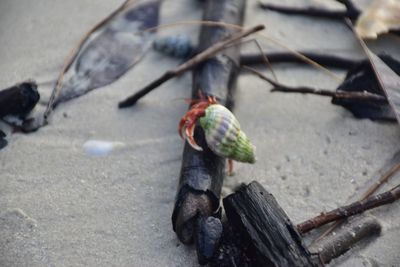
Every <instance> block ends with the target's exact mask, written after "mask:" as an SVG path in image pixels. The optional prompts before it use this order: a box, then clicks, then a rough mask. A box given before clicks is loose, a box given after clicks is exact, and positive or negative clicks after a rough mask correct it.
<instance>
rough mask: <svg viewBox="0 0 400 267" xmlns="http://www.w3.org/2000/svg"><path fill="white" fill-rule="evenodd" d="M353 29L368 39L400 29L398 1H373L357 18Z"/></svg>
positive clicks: (399, 3)
mask: <svg viewBox="0 0 400 267" xmlns="http://www.w3.org/2000/svg"><path fill="white" fill-rule="evenodd" d="M355 29H356V32H357V34H358V35H359V36H360V37H361V38H370V39H376V38H377V37H378V35H379V34H381V33H387V32H389V31H390V30H395V29H400V1H399V0H375V1H373V2H372V3H371V5H370V6H369V7H368V8H367V9H366V10H365V11H364V12H363V13H362V14H361V15H360V17H359V18H358V20H357V22H356V26H355Z"/></svg>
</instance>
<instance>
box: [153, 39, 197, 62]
mask: <svg viewBox="0 0 400 267" xmlns="http://www.w3.org/2000/svg"><path fill="white" fill-rule="evenodd" d="M153 48H154V50H156V51H159V52H161V53H163V54H165V55H168V56H171V57H176V58H188V57H189V56H191V55H192V54H193V52H194V47H193V45H192V42H191V41H190V39H189V38H188V37H187V36H185V35H176V36H166V37H160V38H157V39H156V40H154V42H153Z"/></svg>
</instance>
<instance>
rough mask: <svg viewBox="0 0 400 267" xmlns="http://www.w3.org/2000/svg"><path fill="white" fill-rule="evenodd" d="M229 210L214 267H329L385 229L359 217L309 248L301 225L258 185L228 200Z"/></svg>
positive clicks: (226, 199)
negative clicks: (290, 217) (357, 245)
mask: <svg viewBox="0 0 400 267" xmlns="http://www.w3.org/2000/svg"><path fill="white" fill-rule="evenodd" d="M377 199H378V198H377ZM223 206H224V209H225V213H226V217H227V220H225V221H224V224H223V227H224V231H223V235H222V237H221V241H220V247H219V249H218V250H217V252H216V253H215V255H214V257H213V258H212V260H211V262H210V266H276V267H278V266H279V267H289V266H290V267H296V266H301V267H305V266H324V264H325V263H327V262H329V261H331V260H332V259H333V258H336V257H338V256H340V255H342V254H343V253H345V252H346V251H348V250H349V249H350V248H352V247H353V246H354V245H355V244H356V243H357V242H359V241H360V240H364V239H366V238H369V240H371V239H370V238H371V237H373V236H377V235H378V234H379V233H380V230H381V226H380V224H379V223H378V221H377V220H376V219H374V218H369V217H364V218H361V219H355V220H352V221H351V222H349V223H348V224H347V225H345V227H343V228H342V229H340V230H339V231H338V233H337V234H336V235H334V236H332V237H329V238H327V239H325V240H323V242H320V243H316V244H315V245H314V246H312V247H310V248H307V247H306V246H305V244H304V242H303V240H302V236H301V234H304V232H302V229H301V227H300V225H297V226H296V225H294V224H293V223H292V222H291V220H290V219H289V218H288V216H287V215H286V213H285V212H284V210H283V209H282V208H281V207H280V205H279V203H278V202H277V201H276V199H275V197H274V196H273V195H272V194H271V193H269V192H268V191H267V190H266V189H265V188H264V187H263V186H261V185H260V184H259V183H258V182H256V181H253V182H251V183H250V184H248V185H242V186H240V187H239V188H238V189H237V190H236V191H235V192H234V193H233V194H231V195H229V196H227V197H225V198H224V199H223ZM232 236H233V237H232ZM335 249H336V250H335Z"/></svg>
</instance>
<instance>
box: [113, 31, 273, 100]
mask: <svg viewBox="0 0 400 267" xmlns="http://www.w3.org/2000/svg"><path fill="white" fill-rule="evenodd" d="M264 28H265V27H264V25H257V26H255V27H252V28H250V29H247V30H244V31H242V32H239V33H237V34H234V35H233V36H232V37H230V38H228V39H226V40H224V41H221V42H218V43H216V44H215V45H213V46H211V47H209V48H207V49H206V50H204V51H203V52H201V53H199V54H197V55H196V56H194V57H193V58H191V59H189V60H188V61H186V62H185V63H183V64H181V65H179V66H178V67H177V68H175V69H173V70H169V71H167V72H165V73H164V74H163V75H161V76H160V77H159V78H157V79H156V80H154V81H153V82H151V83H150V84H148V85H147V86H145V87H144V88H143V89H141V90H139V91H138V92H137V93H135V94H133V95H132V96H130V97H128V98H127V99H125V100H123V101H122V102H120V103H119V105H118V106H119V107H120V108H126V107H130V106H132V105H134V104H135V103H136V102H137V101H138V100H139V99H140V98H142V97H143V96H145V95H146V94H148V93H150V92H151V91H153V90H154V89H156V88H157V87H158V86H160V85H161V84H163V83H165V82H166V81H168V80H170V79H172V78H173V77H176V76H178V75H180V74H182V73H183V72H185V71H187V70H189V69H191V68H193V67H194V66H196V65H198V64H200V63H202V62H204V61H205V60H207V59H208V58H210V57H212V56H214V55H215V54H217V53H218V52H219V51H221V50H223V49H225V48H226V46H228V45H230V44H232V43H235V42H237V41H238V40H240V39H242V38H244V37H246V36H249V35H250V34H252V33H255V32H258V31H261V30H263V29H264Z"/></svg>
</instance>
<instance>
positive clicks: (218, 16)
mask: <svg viewBox="0 0 400 267" xmlns="http://www.w3.org/2000/svg"><path fill="white" fill-rule="evenodd" d="M244 7H245V1H244V0H223V1H213V0H208V1H207V2H206V3H205V10H204V16H203V19H204V20H211V21H223V22H226V23H232V24H236V25H241V24H242V23H243V16H244V10H245V8H244ZM231 34H232V31H231V30H229V29H227V28H226V27H215V26H213V27H210V26H202V28H201V33H200V37H199V50H200V51H204V50H205V49H207V48H208V47H210V46H212V45H213V44H215V43H217V42H219V41H221V40H222V39H225V38H227V37H228V36H230V35H231ZM239 56H240V48H239V46H232V47H230V48H229V49H225V50H224V51H222V52H221V53H220V54H218V55H217V56H215V57H213V58H210V59H208V60H206V61H205V62H204V63H202V64H200V65H198V66H197V67H196V68H195V69H194V70H193V87H192V98H193V99H197V98H198V97H199V91H200V92H201V93H202V94H203V95H204V96H207V95H213V96H216V97H217V98H218V99H219V100H220V102H221V104H224V105H226V106H227V107H228V108H232V107H233V93H234V89H235V86H236V79H237V75H238V73H239ZM195 140H196V142H197V143H198V144H199V145H200V146H201V147H202V148H203V151H197V150H194V149H193V148H192V147H191V146H190V145H189V144H187V143H185V147H184V151H183V160H182V167H181V172H180V178H179V186H178V193H177V197H176V202H175V207H174V211H173V214H172V225H173V229H174V231H175V232H176V233H177V236H178V238H179V239H180V240H181V241H182V242H183V243H185V244H190V243H192V242H193V241H195V240H196V241H197V246H198V249H197V252H198V255H199V256H198V258H199V260H200V261H201V263H202V264H204V263H205V262H206V261H207V260H208V259H209V254H210V253H209V250H210V249H211V250H215V249H216V247H214V248H213V247H211V248H210V247H209V245H207V244H205V243H204V244H199V242H202V241H203V240H204V242H208V241H207V240H208V239H207V238H204V236H202V234H204V233H207V232H209V231H212V230H213V229H201V231H200V230H199V229H197V228H198V227H197V226H198V225H199V221H200V220H203V219H207V217H210V216H213V215H214V214H215V213H217V211H218V209H219V199H220V193H221V188H222V182H223V179H224V176H225V159H224V158H221V157H219V156H217V155H215V154H214V153H213V152H212V151H211V150H210V149H209V148H208V146H207V144H206V141H205V137H204V132H203V130H202V129H201V128H200V127H196V129H195ZM217 217H218V216H217ZM210 225H211V227H214V226H216V227H218V224H210ZM206 227H207V225H206ZM215 230H217V229H215ZM211 243H212V242H211ZM211 243H210V244H211ZM203 245H204V246H203ZM216 245H217V243H215V246H216ZM203 248H204V249H203Z"/></svg>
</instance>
